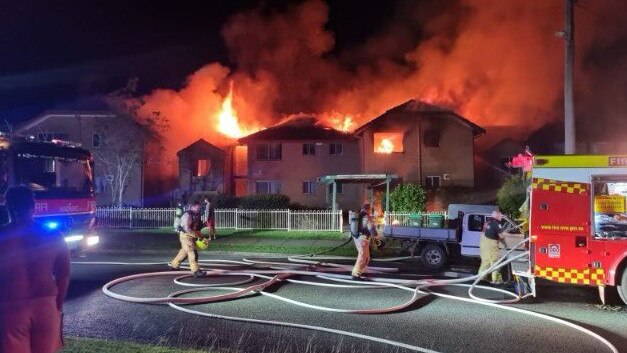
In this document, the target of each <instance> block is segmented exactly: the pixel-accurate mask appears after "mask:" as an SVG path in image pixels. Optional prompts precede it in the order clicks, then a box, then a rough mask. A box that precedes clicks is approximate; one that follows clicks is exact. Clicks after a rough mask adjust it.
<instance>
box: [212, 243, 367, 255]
mask: <svg viewBox="0 0 627 353" xmlns="http://www.w3.org/2000/svg"><path fill="white" fill-rule="evenodd" d="M328 249H329V247H323V246H288V245H255V244H228V243H218V242H213V243H211V244H209V248H208V249H207V250H205V251H203V252H207V253H211V252H212V251H230V252H250V253H268V254H314V253H318V252H321V251H325V250H328ZM325 255H334V256H357V250H356V249H355V247H354V246H352V244H348V245H346V246H343V247H341V248H337V249H334V250H333V251H329V252H326V253H325Z"/></svg>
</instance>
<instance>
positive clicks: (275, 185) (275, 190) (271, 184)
mask: <svg viewBox="0 0 627 353" xmlns="http://www.w3.org/2000/svg"><path fill="white" fill-rule="evenodd" d="M260 184H266V185H267V187H268V192H267V193H259V185H260ZM282 189H283V186H282V185H281V182H280V181H276V180H257V181H255V195H280V194H281V191H282Z"/></svg>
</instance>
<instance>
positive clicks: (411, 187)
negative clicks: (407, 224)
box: [390, 183, 426, 212]
mask: <svg viewBox="0 0 627 353" xmlns="http://www.w3.org/2000/svg"><path fill="white" fill-rule="evenodd" d="M390 204H391V206H392V210H393V211H395V212H422V211H423V210H424V209H425V204H426V196H425V192H424V190H423V189H422V187H420V185H418V184H409V183H407V184H401V185H399V186H397V187H396V188H395V189H394V191H392V192H391V193H390Z"/></svg>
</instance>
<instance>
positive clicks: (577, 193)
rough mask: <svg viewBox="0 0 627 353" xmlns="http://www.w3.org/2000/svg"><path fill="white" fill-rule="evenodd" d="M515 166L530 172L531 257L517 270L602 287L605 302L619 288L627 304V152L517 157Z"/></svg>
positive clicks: (536, 276)
mask: <svg viewBox="0 0 627 353" xmlns="http://www.w3.org/2000/svg"><path fill="white" fill-rule="evenodd" d="M525 159H527V161H526V162H525V161H524V160H525ZM514 165H518V166H521V167H523V168H524V167H525V165H526V166H527V169H530V177H531V180H530V182H531V186H530V198H529V200H530V202H529V207H528V208H529V213H528V217H529V234H530V253H531V256H530V261H529V264H528V265H529V267H528V268H526V269H524V270H522V271H520V270H519V271H515V272H514V273H515V274H517V275H521V276H525V277H528V278H529V279H530V282H532V283H533V282H534V278H544V279H548V280H550V281H555V282H559V283H566V284H575V285H588V286H597V287H598V288H599V295H600V297H601V300H602V301H603V302H605V288H606V287H608V286H610V287H616V289H617V290H618V293H619V295H620V297H621V299H622V300H623V301H624V302H625V304H627V209H626V199H627V155H569V156H533V157H531V156H529V157H527V158H525V157H522V156H518V160H516V158H515V159H514ZM529 167H530V168H529ZM528 172H529V171H528ZM533 287H535V286H533V285H532V288H533ZM533 289H534V292H535V288H533Z"/></svg>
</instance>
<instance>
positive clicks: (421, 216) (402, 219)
mask: <svg viewBox="0 0 627 353" xmlns="http://www.w3.org/2000/svg"><path fill="white" fill-rule="evenodd" d="M437 216H441V217H442V218H443V220H446V212H421V213H407V212H388V213H386V214H385V224H390V225H397V226H423V227H427V226H428V225H429V218H431V219H434V218H436V217H437Z"/></svg>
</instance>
